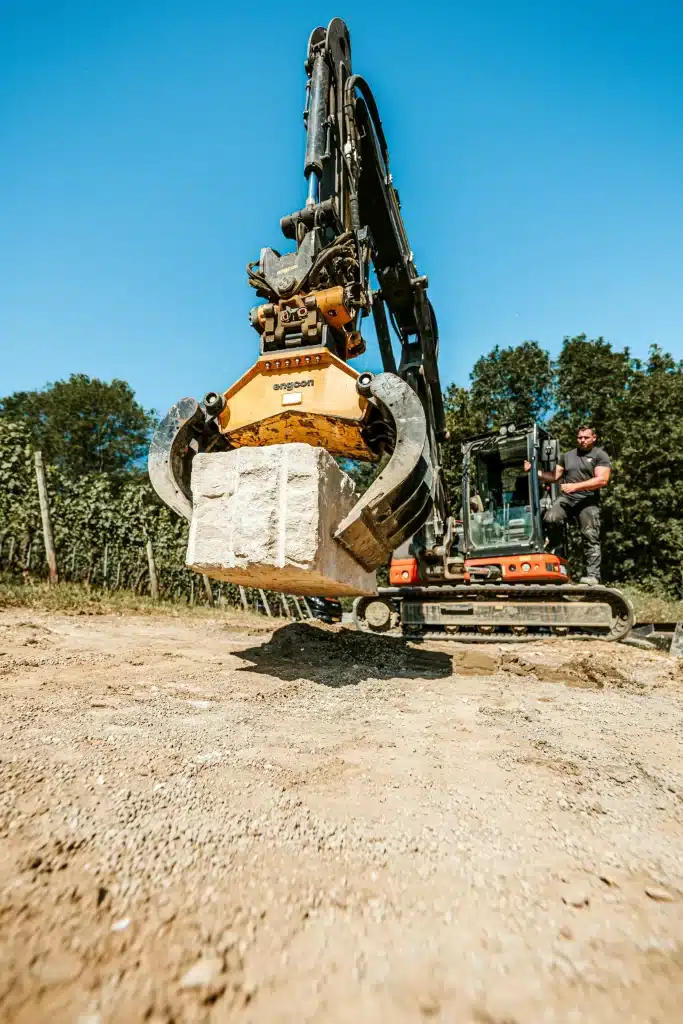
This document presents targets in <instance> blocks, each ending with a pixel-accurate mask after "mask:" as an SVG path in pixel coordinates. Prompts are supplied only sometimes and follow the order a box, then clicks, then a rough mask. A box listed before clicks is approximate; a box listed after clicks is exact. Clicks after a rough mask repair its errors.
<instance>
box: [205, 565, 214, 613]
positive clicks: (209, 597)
mask: <svg viewBox="0 0 683 1024" xmlns="http://www.w3.org/2000/svg"><path fill="white" fill-rule="evenodd" d="M202 579H203V580H204V590H205V591H206V598H207V600H208V602H209V604H210V605H211V607H212V608H213V590H212V589H211V580H210V579H209V577H208V576H207V575H206V573H202Z"/></svg>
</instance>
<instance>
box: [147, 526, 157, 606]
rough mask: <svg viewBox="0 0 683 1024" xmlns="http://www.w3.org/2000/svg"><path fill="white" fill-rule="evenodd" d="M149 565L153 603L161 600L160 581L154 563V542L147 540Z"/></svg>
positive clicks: (150, 590)
mask: <svg viewBox="0 0 683 1024" xmlns="http://www.w3.org/2000/svg"><path fill="white" fill-rule="evenodd" d="M147 565H148V566H149V592H150V594H151V595H152V600H153V601H158V600H159V580H158V579H157V567H156V565H155V563H154V548H153V547H152V541H151V539H150V538H149V537H148V538H147Z"/></svg>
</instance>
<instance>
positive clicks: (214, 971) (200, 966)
mask: <svg viewBox="0 0 683 1024" xmlns="http://www.w3.org/2000/svg"><path fill="white" fill-rule="evenodd" d="M222 970H223V961H222V960H221V959H220V958H219V957H217V956H207V957H202V959H201V960H198V961H197V963H196V964H193V965H192V967H190V969H189V971H186V972H185V974H184V975H183V977H182V979H181V981H180V987H181V988H202V987H203V986H204V985H210V984H211V983H212V982H213V981H215V980H216V978H217V977H218V975H219V974H220V973H221V971H222Z"/></svg>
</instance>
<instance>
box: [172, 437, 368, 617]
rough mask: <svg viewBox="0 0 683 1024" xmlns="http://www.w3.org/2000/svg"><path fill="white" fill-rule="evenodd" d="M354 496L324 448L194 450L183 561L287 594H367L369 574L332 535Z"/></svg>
mask: <svg viewBox="0 0 683 1024" xmlns="http://www.w3.org/2000/svg"><path fill="white" fill-rule="evenodd" d="M357 499H358V493H357V492H356V487H355V484H354V483H353V481H352V480H351V478H350V477H349V476H348V475H347V474H346V473H344V472H343V471H342V470H341V469H340V468H339V466H338V465H337V463H336V462H335V460H334V459H333V458H332V456H331V455H330V453H329V452H327V451H326V450H325V449H324V448H313V447H312V446H311V445H308V444H275V445H269V446H267V447H265V448H236V449H234V450H233V451H229V452H214V453H207V454H199V455H195V457H194V459H193V460H192V505H193V509H192V522H191V525H190V539H189V543H188V547H187V565H188V566H189V567H190V568H191V569H194V570H195V571H196V572H201V573H206V574H207V575H208V576H211V577H213V578H214V579H217V580H226V581H228V582H230V583H238V584H239V583H241V584H243V585H244V586H248V587H263V588H264V589H268V590H279V591H282V592H284V593H286V594H304V595H305V594H320V595H329V596H335V597H336V596H343V595H353V594H372V593H374V592H375V589H376V579H375V573H374V572H372V573H369V572H366V571H365V569H363V567H362V566H360V565H359V564H358V562H356V561H355V559H354V558H352V557H351V555H350V554H349V553H348V552H347V551H346V550H345V549H344V548H343V547H342V546H341V545H340V544H338V543H337V541H335V540H334V538H333V536H332V534H333V532H334V530H335V528H336V527H337V525H338V524H339V523H340V522H341V521H342V519H343V518H344V517H345V516H346V515H347V514H348V513H349V512H350V510H351V508H352V507H353V506H354V504H355V503H356V501H357Z"/></svg>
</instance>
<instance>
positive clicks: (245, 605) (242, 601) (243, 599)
mask: <svg viewBox="0 0 683 1024" xmlns="http://www.w3.org/2000/svg"><path fill="white" fill-rule="evenodd" d="M239 591H240V604H241V605H242V610H243V611H245V612H246V611H248V610H249V603H248V601H247V592H246V590H245V589H244V587H243V586H241V585H240V588H239Z"/></svg>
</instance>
